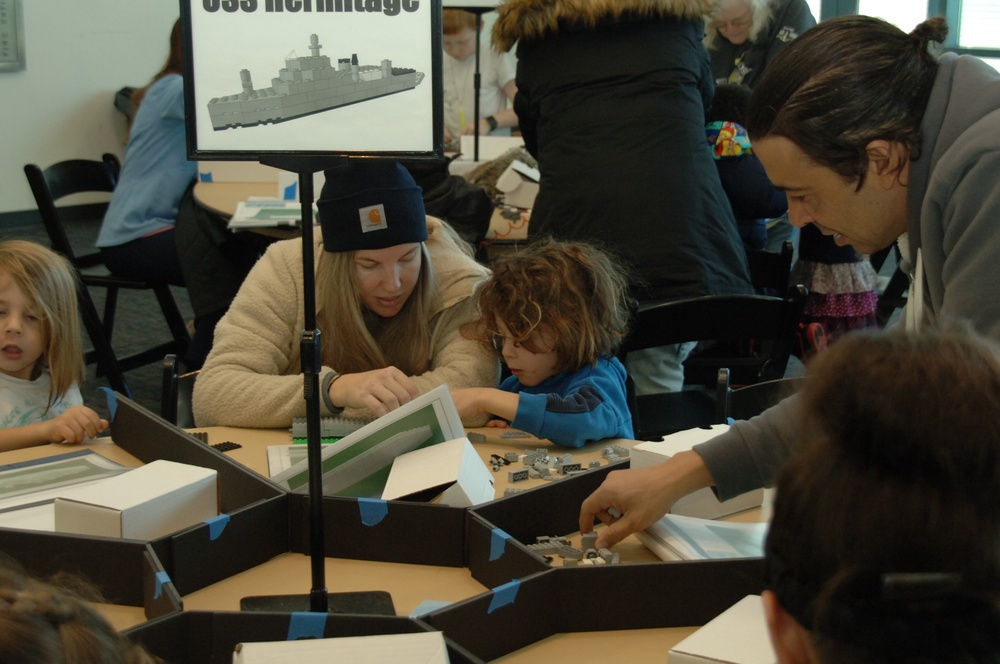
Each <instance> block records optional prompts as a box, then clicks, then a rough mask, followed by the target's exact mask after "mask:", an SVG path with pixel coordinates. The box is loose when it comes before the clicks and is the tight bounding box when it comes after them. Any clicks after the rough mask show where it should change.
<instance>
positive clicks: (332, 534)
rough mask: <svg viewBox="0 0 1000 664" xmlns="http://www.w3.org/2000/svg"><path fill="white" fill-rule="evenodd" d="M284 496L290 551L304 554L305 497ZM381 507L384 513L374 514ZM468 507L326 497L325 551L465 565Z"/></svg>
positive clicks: (355, 556) (359, 557)
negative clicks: (288, 524)
mask: <svg viewBox="0 0 1000 664" xmlns="http://www.w3.org/2000/svg"><path fill="white" fill-rule="evenodd" d="M288 500H289V514H290V516H289V520H290V523H291V531H292V532H291V550H292V551H294V552H296V553H305V554H308V553H309V518H308V517H309V499H308V496H305V495H301V494H290V495H289V496H288ZM382 507H384V508H385V513H384V516H383V515H380V514H379V513H378V512H379V509H381V508H382ZM466 511H467V510H466V508H460V507H447V506H444V505H431V504H427V503H409V502H404V501H397V500H387V501H370V500H364V499H360V500H359V499H355V498H338V497H326V498H324V499H323V536H324V544H325V553H326V555H327V556H328V557H333V558H350V559H354V560H375V561H383V562H393V563H409V564H414V565H438V566H442V567H464V566H465V515H466Z"/></svg>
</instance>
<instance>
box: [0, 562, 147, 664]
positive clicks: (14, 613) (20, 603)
mask: <svg viewBox="0 0 1000 664" xmlns="http://www.w3.org/2000/svg"><path fill="white" fill-rule="evenodd" d="M68 581H73V585H74V586H79V587H81V588H82V584H81V583H80V582H79V581H78V580H69V579H68ZM95 599H96V598H95ZM160 661H161V660H160V659H158V658H156V657H153V656H151V655H150V654H149V653H147V652H146V651H145V650H144V649H143V648H141V647H139V646H138V645H136V644H134V643H131V642H129V641H128V640H127V639H124V638H123V637H122V636H121V635H119V634H118V633H117V632H116V631H115V630H114V629H113V628H112V627H111V625H110V624H108V622H107V621H106V620H105V619H104V618H103V617H102V616H101V615H100V614H99V613H97V611H96V610H95V609H94V607H93V606H92V605H91V604H90V603H89V601H88V600H87V599H84V598H83V596H82V595H81V594H80V593H79V592H77V590H70V589H69V588H68V587H63V586H61V585H58V584H55V583H48V582H44V581H41V580H39V579H35V578H32V577H30V576H29V575H27V574H26V573H25V572H24V571H23V570H22V569H20V567H19V566H18V565H17V564H16V563H15V562H13V561H11V560H9V559H6V558H4V559H0V662H3V664H52V663H54V662H59V663H62V664H154V663H157V662H160Z"/></svg>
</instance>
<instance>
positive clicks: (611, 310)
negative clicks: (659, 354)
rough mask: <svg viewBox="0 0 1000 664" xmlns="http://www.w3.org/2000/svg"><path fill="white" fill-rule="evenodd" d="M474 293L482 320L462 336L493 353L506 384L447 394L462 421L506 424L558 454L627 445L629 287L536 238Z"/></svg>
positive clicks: (578, 251)
mask: <svg viewBox="0 0 1000 664" xmlns="http://www.w3.org/2000/svg"><path fill="white" fill-rule="evenodd" d="M492 269H493V274H492V276H491V277H490V278H489V280H487V281H486V283H485V284H483V286H482V287H481V288H480V290H479V292H478V295H477V297H478V303H479V309H480V316H481V317H480V319H479V320H478V321H475V322H473V323H470V324H468V325H467V326H466V328H465V329H464V330H463V332H464V333H465V334H466V335H467V336H469V337H472V338H476V339H479V340H480V341H481V342H482V343H483V344H484V345H486V346H488V347H492V348H494V349H495V350H496V351H497V352H499V353H500V355H501V356H502V357H503V360H504V362H505V363H506V365H507V367H508V369H509V370H510V373H511V375H510V377H509V378H507V379H505V380H504V381H503V382H502V383H501V384H500V388H499V389H497V388H488V387H478V388H466V389H460V390H453V391H452V397H453V399H454V401H455V406H456V407H457V408H458V412H459V414H460V415H461V416H462V418H463V419H466V418H467V417H472V416H474V415H480V414H489V415H492V416H496V418H499V419H492V420H490V421H489V423H488V424H487V426H494V427H506V426H513V427H515V428H517V429H521V430H523V431H527V432H528V433H531V434H533V435H535V436H538V437H539V438H547V439H548V440H550V441H551V442H552V443H554V444H556V445H561V446H563V447H580V446H582V445H583V444H584V443H586V442H587V441H590V440H602V439H604V438H632V437H633V431H632V417H631V414H630V413H629V410H628V403H627V401H626V396H625V378H626V373H625V367H624V366H623V365H622V363H621V362H620V361H619V360H618V359H617V358H616V357H614V355H613V354H614V351H615V350H616V349H617V347H618V345H619V344H620V343H621V341H622V339H623V338H624V336H625V333H626V331H627V329H628V318H629V311H628V307H627V302H626V295H625V294H626V291H627V283H628V282H627V279H626V276H625V274H624V272H623V271H622V269H621V268H620V267H619V266H618V264H617V263H616V261H615V260H614V259H612V258H611V256H609V255H608V254H606V253H604V252H602V251H600V250H599V249H597V248H596V247H594V246H591V245H589V244H585V243H575V242H556V241H553V240H543V241H540V242H537V243H535V244H532V245H529V246H528V247H526V248H524V249H520V250H518V251H516V252H511V253H509V254H506V255H503V256H501V257H500V258H499V259H498V260H497V261H495V262H494V264H493V265H492Z"/></svg>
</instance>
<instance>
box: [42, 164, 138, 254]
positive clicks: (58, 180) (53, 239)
mask: <svg viewBox="0 0 1000 664" xmlns="http://www.w3.org/2000/svg"><path fill="white" fill-rule="evenodd" d="M120 170H121V166H120V163H119V161H118V158H117V157H116V156H115V155H113V154H110V153H106V154H105V155H104V156H103V157H102V160H101V161H95V160H91V159H69V160H66V161H60V162H58V163H55V164H52V165H51V166H49V167H48V168H46V169H44V170H43V169H42V168H40V167H38V166H37V165H35V164H27V165H25V167H24V174H25V175H26V176H27V178H28V184H29V185H30V187H31V193H32V194H33V195H34V197H35V202H36V203H37V204H38V212H39V213H40V214H41V217H42V223H43V224H45V231H46V233H48V236H49V242H50V243H51V244H52V248H53V249H54V250H55V251H58V252H59V253H61V254H63V255H65V256H66V257H67V258H69V259H70V260H71V261H73V263H74V264H75V265H76V266H77V267H80V268H82V267H89V266H90V265H94V264H96V263H98V262H100V261H99V258H98V257H97V254H96V253H95V254H88V255H86V256H77V255H76V252H75V251H74V250H73V245H72V244H71V243H70V240H69V236H68V235H67V233H66V228H65V226H64V222H63V219H62V216H61V215H60V212H59V208H58V207H57V206H56V203H57V202H58V201H59V200H60V199H62V198H65V197H67V196H70V195H72V194H82V193H91V192H112V191H114V189H115V186H116V185H117V184H118V174H119V173H120Z"/></svg>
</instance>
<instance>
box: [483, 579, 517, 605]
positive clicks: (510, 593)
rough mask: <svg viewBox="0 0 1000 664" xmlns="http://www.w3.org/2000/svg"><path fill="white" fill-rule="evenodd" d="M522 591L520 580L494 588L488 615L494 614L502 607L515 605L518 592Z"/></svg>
mask: <svg viewBox="0 0 1000 664" xmlns="http://www.w3.org/2000/svg"><path fill="white" fill-rule="evenodd" d="M520 589H521V581H520V580H518V579H514V580H513V581H510V582H509V583H505V584H503V585H502V586H497V587H496V588H494V589H493V599H491V600H490V608H488V609H486V613H493V612H494V611H496V610H497V609H499V608H500V607H501V606H507V605H508V604H513V603H514V600H515V599H517V591H518V590H520Z"/></svg>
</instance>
